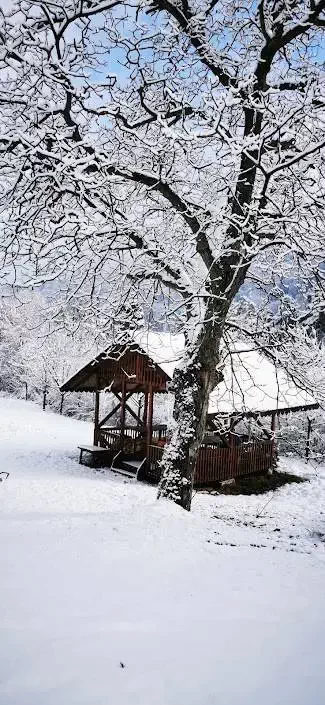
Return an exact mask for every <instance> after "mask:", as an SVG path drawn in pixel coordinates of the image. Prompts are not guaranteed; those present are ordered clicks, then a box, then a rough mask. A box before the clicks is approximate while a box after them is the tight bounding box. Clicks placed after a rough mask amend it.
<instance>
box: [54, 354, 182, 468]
mask: <svg viewBox="0 0 325 705" xmlns="http://www.w3.org/2000/svg"><path fill="white" fill-rule="evenodd" d="M168 382H170V377H169V376H168V374H167V373H166V372H164V370H163V369H162V368H161V367H160V366H159V365H158V364H156V363H155V362H154V361H153V360H152V359H151V358H150V357H149V356H148V355H147V354H146V353H145V351H144V350H142V349H141V348H140V347H139V346H138V345H137V344H135V343H132V342H131V343H129V344H126V345H115V346H113V347H112V348H110V349H107V350H105V352H103V353H101V354H100V355H98V356H97V357H96V358H95V359H94V360H92V361H91V362H89V363H88V364H87V365H85V367H83V368H82V369H81V370H79V371H78V372H77V373H76V374H75V375H74V376H73V377H71V378H70V379H69V380H68V381H67V382H65V384H64V385H63V386H62V387H61V392H93V393H94V394H95V415H94V444H93V446H83V447H81V448H80V460H82V458H83V454H84V453H87V454H89V455H90V456H91V462H92V464H95V465H104V466H107V465H110V466H112V465H113V466H115V467H116V468H117V467H118V468H119V469H123V470H126V471H130V472H133V473H134V472H135V470H137V471H138V473H140V470H142V471H143V470H144V466H145V461H146V460H147V459H148V457H149V456H150V455H152V452H151V453H150V449H151V448H152V445H153V442H154V444H155V445H154V447H159V446H161V445H163V444H164V442H165V439H166V426H164V425H158V426H157V425H156V426H153V406H154V396H155V394H161V393H166V392H167V383H168ZM101 392H110V393H112V394H113V395H114V397H115V398H116V404H115V406H114V407H113V408H112V409H111V411H110V412H109V413H108V414H106V415H105V416H104V417H103V418H101V417H100V393H101ZM134 394H143V411H142V413H141V414H139V412H137V411H136V410H135V407H134V406H133V407H132V406H131V405H130V400H131V397H132V396H133V395H134ZM127 412H128V414H129V415H130V416H131V417H132V420H133V424H132V425H127V424H126V415H127ZM116 414H119V423H118V424H117V425H115V426H110V425H108V424H109V421H110V419H111V418H112V417H113V416H115V417H116Z"/></svg>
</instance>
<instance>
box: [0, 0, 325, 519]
mask: <svg viewBox="0 0 325 705" xmlns="http://www.w3.org/2000/svg"><path fill="white" fill-rule="evenodd" d="M324 27H325V0H318V1H316V2H315V1H314V0H310V1H306V0H304V1H303V0H297V1H294V0H261V1H260V2H254V1H252V0H244V2H242V1H241V2H239V1H238V0H235V1H234V2H233V1H231V2H230V1H229V0H217V1H215V0H127V1H121V2H119V1H118V0H107V1H105V0H66V1H65V2H64V3H57V2H53V0H37V1H35V2H34V1H33V2H31V1H30V0H17V1H16V3H15V4H13V7H12V10H11V11H8V12H6V13H2V16H1V27H0V42H1V44H2V46H1V50H0V71H1V93H0V98H1V102H0V106H1V107H0V110H1V135H0V150H1V154H0V167H1V173H2V175H3V178H2V181H1V194H0V195H1V203H0V206H1V218H2V221H3V235H2V248H1V251H2V256H3V271H4V273H5V276H6V277H7V280H11V281H12V282H13V283H15V282H17V281H18V282H19V284H24V285H26V284H30V285H34V286H36V285H38V284H41V283H44V282H46V281H47V282H48V281H51V280H55V279H57V280H60V281H63V282H64V286H65V287H66V290H67V296H68V297H69V303H70V305H74V306H76V308H78V307H80V306H81V305H82V306H83V310H84V316H85V317H86V318H87V317H88V316H94V311H96V315H97V312H98V311H99V312H100V315H101V316H102V321H105V320H106V324H105V325H104V326H101V327H102V330H104V332H105V334H108V333H109V332H110V331H111V330H112V327H113V324H114V321H115V319H116V316H117V314H118V312H119V311H120V310H121V307H122V306H124V307H125V306H126V305H128V306H129V308H128V310H129V312H130V311H132V306H130V305H129V302H130V299H131V300H132V301H133V302H134V309H138V308H139V307H140V308H141V306H143V307H144V308H145V307H146V305H147V306H148V302H149V303H150V306H152V307H153V308H154V306H155V302H157V300H158V299H159V301H160V304H161V303H163V306H164V307H165V309H166V314H167V315H168V316H169V319H170V320H171V321H172V323H173V325H176V324H177V326H178V329H181V330H183V332H184V334H185V341H186V346H185V353H184V359H183V362H182V365H180V366H179V368H178V369H177V370H176V372H175V377H174V392H175V405H174V418H175V421H176V426H175V430H174V432H173V436H172V438H171V441H170V443H169V445H168V446H167V448H166V451H165V454H164V458H163V467H164V472H163V477H162V480H161V484H160V489H159V493H160V495H161V496H166V497H170V498H172V499H174V500H175V501H176V502H177V503H179V504H181V505H182V506H183V507H185V508H187V509H189V508H190V504H191V494H192V481H193V469H194V464H195V459H196V453H197V449H198V447H199V445H200V442H201V439H202V435H203V431H204V426H205V417H206V411H207V403H208V397H209V393H210V391H211V389H212V387H213V386H214V385H215V382H216V381H217V380H218V377H219V373H218V369H219V365H220V364H221V362H222V360H221V356H222V341H223V339H224V336H225V334H226V333H227V331H229V330H230V329H232V330H235V331H237V333H238V335H239V336H240V335H242V334H243V331H245V321H243V318H242V317H241V318H239V319H238V318H237V317H236V305H234V302H236V297H237V294H238V292H240V291H241V290H242V288H243V287H244V286H246V287H247V285H248V284H249V285H250V286H251V287H252V289H253V290H254V291H255V292H256V291H259V292H260V293H259V296H261V297H262V300H263V301H264V300H265V297H266V299H267V300H268V301H271V303H272V305H273V306H274V302H275V301H277V300H281V301H283V291H284V289H283V286H282V285H281V283H282V282H283V280H285V281H288V280H289V279H290V278H291V279H295V278H296V279H297V280H298V281H299V286H300V287H301V288H305V289H307V288H308V285H309V284H310V282H313V287H312V288H313V290H314V291H316V289H317V287H318V291H317V296H316V294H315V297H314V298H315V299H317V306H318V308H319V309H321V307H322V298H321V295H320V294H319V291H320V290H321V286H322V272H323V270H322V262H323V261H324V243H323V235H322V232H323V228H324V218H323V208H324V154H323V148H324V145H325V137H324V105H325V97H324V71H323V67H322V54H321V42H322V37H323V31H324ZM159 297H160V298H159ZM166 302H167V303H166ZM309 306H310V308H312V306H313V301H310V302H309ZM260 320H262V319H260V317H257V318H256V322H255V325H254V326H251V328H250V331H249V333H250V334H251V335H254V336H255V339H259V340H263V341H264V343H265V344H266V343H267V328H265V324H266V322H267V320H268V316H267V315H265V316H264V317H263V328H262V330H261V327H260V325H259V322H260ZM131 321H132V313H130V322H131ZM271 327H272V326H271ZM246 332H247V331H246Z"/></svg>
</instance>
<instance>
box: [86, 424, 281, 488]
mask: <svg viewBox="0 0 325 705" xmlns="http://www.w3.org/2000/svg"><path fill="white" fill-rule="evenodd" d="M165 434H166V427H164V426H161V425H160V426H154V427H153V429H152V441H151V443H150V444H148V441H147V436H146V430H145V429H144V428H143V427H138V426H126V427H124V429H123V433H122V434H121V428H120V427H118V426H115V427H106V428H101V429H100V443H101V446H100V447H97V448H96V446H91V448H90V447H88V452H89V453H90V454H91V455H92V457H93V459H94V463H93V464H95V465H97V466H102V465H103V464H105V461H106V465H107V466H108V467H109V466H110V465H111V464H112V461H113V458H115V457H119V461H121V463H122V465H123V463H124V462H128V461H130V460H131V462H132V460H133V461H135V462H138V461H140V460H145V461H146V462H145V463H143V464H142V465H141V472H140V473H139V479H141V480H145V481H147V482H151V483H158V482H159V479H160V476H161V467H160V462H161V459H162V456H163V451H164V444H165V440H166V439H165ZM274 450H275V449H274V442H273V441H270V440H267V441H263V440H260V441H254V442H246V443H243V444H242V445H237V446H234V447H229V448H221V447H219V446H218V445H217V441H216V440H215V441H214V439H213V437H210V436H209V437H206V439H205V443H204V444H203V445H202V446H201V448H200V449H199V452H198V457H197V462H196V468H195V477H194V486H195V487H209V486H213V485H217V484H219V483H220V482H222V481H224V480H230V479H232V478H237V477H244V476H247V475H252V474H254V473H255V474H256V473H261V472H266V471H267V470H269V469H270V468H271V467H272V462H273V456H274ZM84 451H85V452H87V447H86V446H85V447H84ZM84 451H83V450H81V455H82V453H83V452H84ZM117 464H118V463H117V462H116V463H115V465H116V466H117Z"/></svg>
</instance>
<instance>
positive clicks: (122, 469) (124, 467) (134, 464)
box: [111, 458, 145, 478]
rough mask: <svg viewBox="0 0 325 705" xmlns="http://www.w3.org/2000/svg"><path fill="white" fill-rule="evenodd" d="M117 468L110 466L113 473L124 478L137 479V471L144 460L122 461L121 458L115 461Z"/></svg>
mask: <svg viewBox="0 0 325 705" xmlns="http://www.w3.org/2000/svg"><path fill="white" fill-rule="evenodd" d="M117 462H118V466H116V467H114V466H112V468H111V470H113V472H118V473H120V474H121V475H125V476H126V477H135V478H136V477H137V475H138V471H139V469H140V468H141V466H142V465H143V463H144V462H145V458H141V459H140V460H139V458H130V459H127V460H122V458H118V459H117Z"/></svg>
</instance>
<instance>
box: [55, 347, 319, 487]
mask: <svg viewBox="0 0 325 705" xmlns="http://www.w3.org/2000/svg"><path fill="white" fill-rule="evenodd" d="M170 381H171V378H170V377H169V376H168V375H167V374H166V372H164V370H163V369H162V368H161V367H160V366H159V365H158V364H157V363H155V362H154V360H152V359H151V358H150V357H149V356H148V355H147V354H146V353H145V351H144V350H142V349H141V348H140V347H139V346H138V345H137V344H135V343H132V342H130V343H127V344H125V345H115V346H113V347H112V348H109V349H107V350H106V351H105V352H103V353H101V354H100V355H98V356H97V357H96V358H95V359H94V360H92V361H91V362H90V363H89V364H87V365H86V366H85V367H83V368H82V369H81V370H79V371H78V372H77V373H76V374H75V375H74V376H73V377H71V378H70V379H69V380H68V381H67V382H66V383H65V384H64V385H63V386H62V387H61V392H93V393H94V394H95V415H94V440H93V446H82V447H80V461H82V458H83V456H84V454H85V453H86V454H87V456H88V457H90V458H91V462H92V464H93V465H95V466H104V467H111V468H112V469H116V470H117V471H123V472H126V473H129V474H131V475H135V476H136V477H137V478H138V479H143V480H147V481H149V482H158V481H159V478H160V461H161V458H162V454H163V448H164V445H165V443H166V431H167V429H166V426H164V425H153V409H154V397H155V394H162V393H166V392H167V391H168V383H169V382H170ZM101 392H111V393H112V394H113V395H114V396H115V399H116V404H115V406H114V407H113V409H112V410H111V411H110V412H109V413H108V414H106V415H105V416H104V417H102V418H101V415H100V393H101ZM139 393H140V394H142V395H143V407H142V408H143V410H142V411H141V414H140V413H139V412H137V411H135V409H134V407H132V406H131V405H130V400H131V397H132V395H133V394H139ZM315 406H317V405H314V408H315ZM117 413H118V414H119V423H118V424H116V423H115V425H113V426H110V425H109V421H110V419H112V417H113V416H114V417H115V418H116V414H117ZM127 413H128V415H129V416H130V417H131V418H132V421H133V425H130V424H127V423H126V417H127ZM264 413H265V412H264ZM278 413H283V410H281V412H278V411H277V410H274V409H273V410H270V411H269V412H268V415H270V416H271V419H272V420H271V428H270V430H269V431H268V430H267V429H264V427H263V431H264V435H265V440H256V441H249V439H245V438H241V437H240V436H238V435H237V434H236V433H235V425H236V424H237V423H238V421H239V420H240V419H242V418H243V414H233V415H229V419H230V426H229V428H230V432H229V433H228V435H227V436H224V437H223V438H222V439H221V438H220V435H219V433H218V432H217V429H216V427H215V425H214V420H213V418H212V417H211V418H209V417H208V419H207V428H208V429H210V432H209V435H207V436H206V438H205V439H204V442H203V444H202V446H201V448H200V449H199V453H198V458H197V463H196V470H195V481H194V482H195V485H196V486H209V485H213V484H216V483H219V482H221V481H223V480H228V479H231V478H236V477H240V476H243V475H249V474H253V473H257V472H265V471H267V470H268V469H269V468H271V467H272V466H273V464H274V458H275V455H276V448H275V443H274V430H275V423H276V416H277V414H278ZM255 416H256V414H255ZM262 426H263V425H262Z"/></svg>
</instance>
